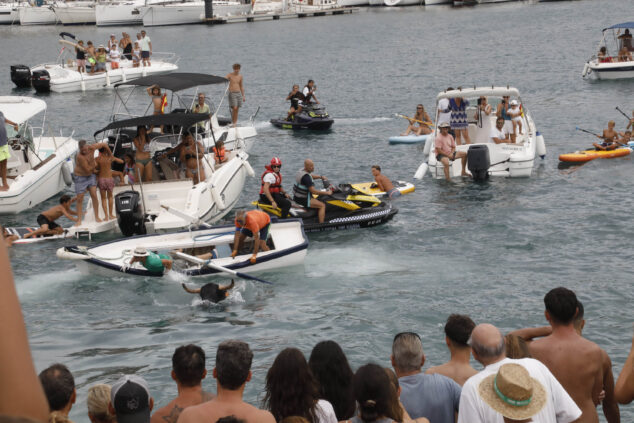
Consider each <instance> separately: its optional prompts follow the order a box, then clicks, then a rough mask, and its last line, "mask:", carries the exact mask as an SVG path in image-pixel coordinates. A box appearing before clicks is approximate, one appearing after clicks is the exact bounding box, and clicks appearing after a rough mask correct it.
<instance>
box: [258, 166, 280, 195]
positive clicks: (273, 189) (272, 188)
mask: <svg viewBox="0 0 634 423" xmlns="http://www.w3.org/2000/svg"><path fill="white" fill-rule="evenodd" d="M264 168H265V169H266V170H265V171H264V173H263V174H262V177H261V178H260V180H261V181H262V187H261V188H260V194H264V177H265V176H266V174H267V173H272V174H273V176H275V183H274V184H271V185H269V192H270V193H271V194H273V193H275V192H281V190H282V174H281V173H279V172H273V169H271V166H269V165H266V166H264Z"/></svg>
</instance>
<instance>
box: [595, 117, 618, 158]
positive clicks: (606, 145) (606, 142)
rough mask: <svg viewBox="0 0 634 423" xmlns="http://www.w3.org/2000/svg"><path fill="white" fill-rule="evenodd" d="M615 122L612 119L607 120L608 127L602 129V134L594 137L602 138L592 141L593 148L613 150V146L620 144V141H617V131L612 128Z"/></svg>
mask: <svg viewBox="0 0 634 423" xmlns="http://www.w3.org/2000/svg"><path fill="white" fill-rule="evenodd" d="M614 126H615V123H614V121H613V120H611V121H609V122H608V129H604V130H603V135H597V136H596V137H597V138H599V139H602V140H603V142H602V143H601V144H599V143H596V142H595V143H592V145H593V146H594V148H595V149H597V150H601V151H606V150H614V149H615V148H617V147H619V146H620V143H619V142H617V140H618V138H619V133H618V132H616V130H615V129H614Z"/></svg>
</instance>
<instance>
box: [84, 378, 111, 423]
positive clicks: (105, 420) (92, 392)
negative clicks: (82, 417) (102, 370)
mask: <svg viewBox="0 0 634 423" xmlns="http://www.w3.org/2000/svg"><path fill="white" fill-rule="evenodd" d="M109 403H110V385H105V384H101V385H95V386H91V387H90V389H88V397H87V398H86V406H87V407H88V418H90V421H91V422H92V423H114V422H116V420H117V419H116V417H115V416H113V415H112V414H110V411H109V410H108V404H109Z"/></svg>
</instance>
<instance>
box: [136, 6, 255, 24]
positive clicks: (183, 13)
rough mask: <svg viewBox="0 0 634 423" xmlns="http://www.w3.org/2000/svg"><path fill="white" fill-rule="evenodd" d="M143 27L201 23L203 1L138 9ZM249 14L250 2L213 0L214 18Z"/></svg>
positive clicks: (203, 16)
mask: <svg viewBox="0 0 634 423" xmlns="http://www.w3.org/2000/svg"><path fill="white" fill-rule="evenodd" d="M139 11H140V13H141V16H142V18H143V26H162V25H185V24H194V23H203V19H204V18H205V2H204V1H186V2H178V3H175V2H174V3H172V2H169V3H160V4H150V5H147V6H142V7H140V8H139ZM250 12H251V2H250V1H246V0H240V1H236V0H214V2H213V15H214V17H223V16H237V15H246V14H248V13H250Z"/></svg>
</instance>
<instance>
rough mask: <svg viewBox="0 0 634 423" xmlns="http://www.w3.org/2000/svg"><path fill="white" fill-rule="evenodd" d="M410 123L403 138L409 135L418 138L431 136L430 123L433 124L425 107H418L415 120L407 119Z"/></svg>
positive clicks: (420, 105)
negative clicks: (414, 135)
mask: <svg viewBox="0 0 634 423" xmlns="http://www.w3.org/2000/svg"><path fill="white" fill-rule="evenodd" d="M407 120H408V121H409V126H408V127H407V129H406V130H405V132H403V133H402V134H401V136H402V137H404V136H407V135H409V134H410V133H412V132H413V133H414V134H416V135H418V136H420V135H427V134H431V128H430V127H429V123H431V118H430V117H429V115H428V114H427V112H426V111H425V107H424V106H423V105H422V104H419V105H417V106H416V114H415V115H414V117H413V118H407Z"/></svg>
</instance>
